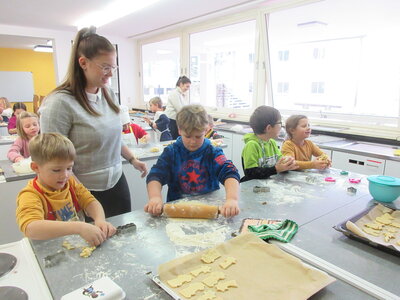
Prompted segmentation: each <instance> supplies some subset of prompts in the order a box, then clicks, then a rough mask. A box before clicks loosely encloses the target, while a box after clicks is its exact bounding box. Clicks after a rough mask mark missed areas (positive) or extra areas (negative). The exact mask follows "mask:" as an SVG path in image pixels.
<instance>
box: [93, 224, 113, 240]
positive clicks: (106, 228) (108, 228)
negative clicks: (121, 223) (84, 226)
mask: <svg viewBox="0 0 400 300" xmlns="http://www.w3.org/2000/svg"><path fill="white" fill-rule="evenodd" d="M94 225H96V226H97V227H99V228H100V229H101V231H102V232H104V234H105V235H106V238H109V237H111V236H113V235H114V234H115V232H116V231H117V229H116V228H115V227H114V226H113V225H112V224H111V223H108V222H106V221H105V220H102V221H95V222H94Z"/></svg>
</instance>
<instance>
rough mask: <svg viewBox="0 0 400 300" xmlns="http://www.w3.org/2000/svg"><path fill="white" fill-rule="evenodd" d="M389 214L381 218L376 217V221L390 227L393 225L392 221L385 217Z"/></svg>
mask: <svg viewBox="0 0 400 300" xmlns="http://www.w3.org/2000/svg"><path fill="white" fill-rule="evenodd" d="M386 215H388V214H384V215H382V216H380V217H376V219H375V221H376V222H378V223H381V224H384V225H389V224H390V223H392V219H389V218H387V217H385V216H386Z"/></svg>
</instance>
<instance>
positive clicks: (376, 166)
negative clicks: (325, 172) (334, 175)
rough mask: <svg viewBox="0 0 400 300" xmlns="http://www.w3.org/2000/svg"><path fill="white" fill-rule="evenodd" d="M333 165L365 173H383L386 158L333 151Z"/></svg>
mask: <svg viewBox="0 0 400 300" xmlns="http://www.w3.org/2000/svg"><path fill="white" fill-rule="evenodd" d="M332 167H334V168H337V169H342V170H345V171H350V172H357V173H360V174H364V175H383V173H384V170H385V160H384V159H380V158H374V157H369V156H361V155H356V154H351V153H345V152H339V151H333V152H332Z"/></svg>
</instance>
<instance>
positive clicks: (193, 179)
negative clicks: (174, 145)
mask: <svg viewBox="0 0 400 300" xmlns="http://www.w3.org/2000/svg"><path fill="white" fill-rule="evenodd" d="M187 174H188V176H189V182H194V183H196V184H198V183H199V181H198V180H197V178H199V177H200V175H199V174H197V173H196V172H195V171H194V170H193V171H192V172H188V173H187Z"/></svg>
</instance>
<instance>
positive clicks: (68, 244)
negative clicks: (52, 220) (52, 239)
mask: <svg viewBox="0 0 400 300" xmlns="http://www.w3.org/2000/svg"><path fill="white" fill-rule="evenodd" d="M62 246H63V247H64V248H65V249H67V250H73V249H75V246H74V245H72V244H71V243H70V242H68V241H64V242H63V243H62Z"/></svg>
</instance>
